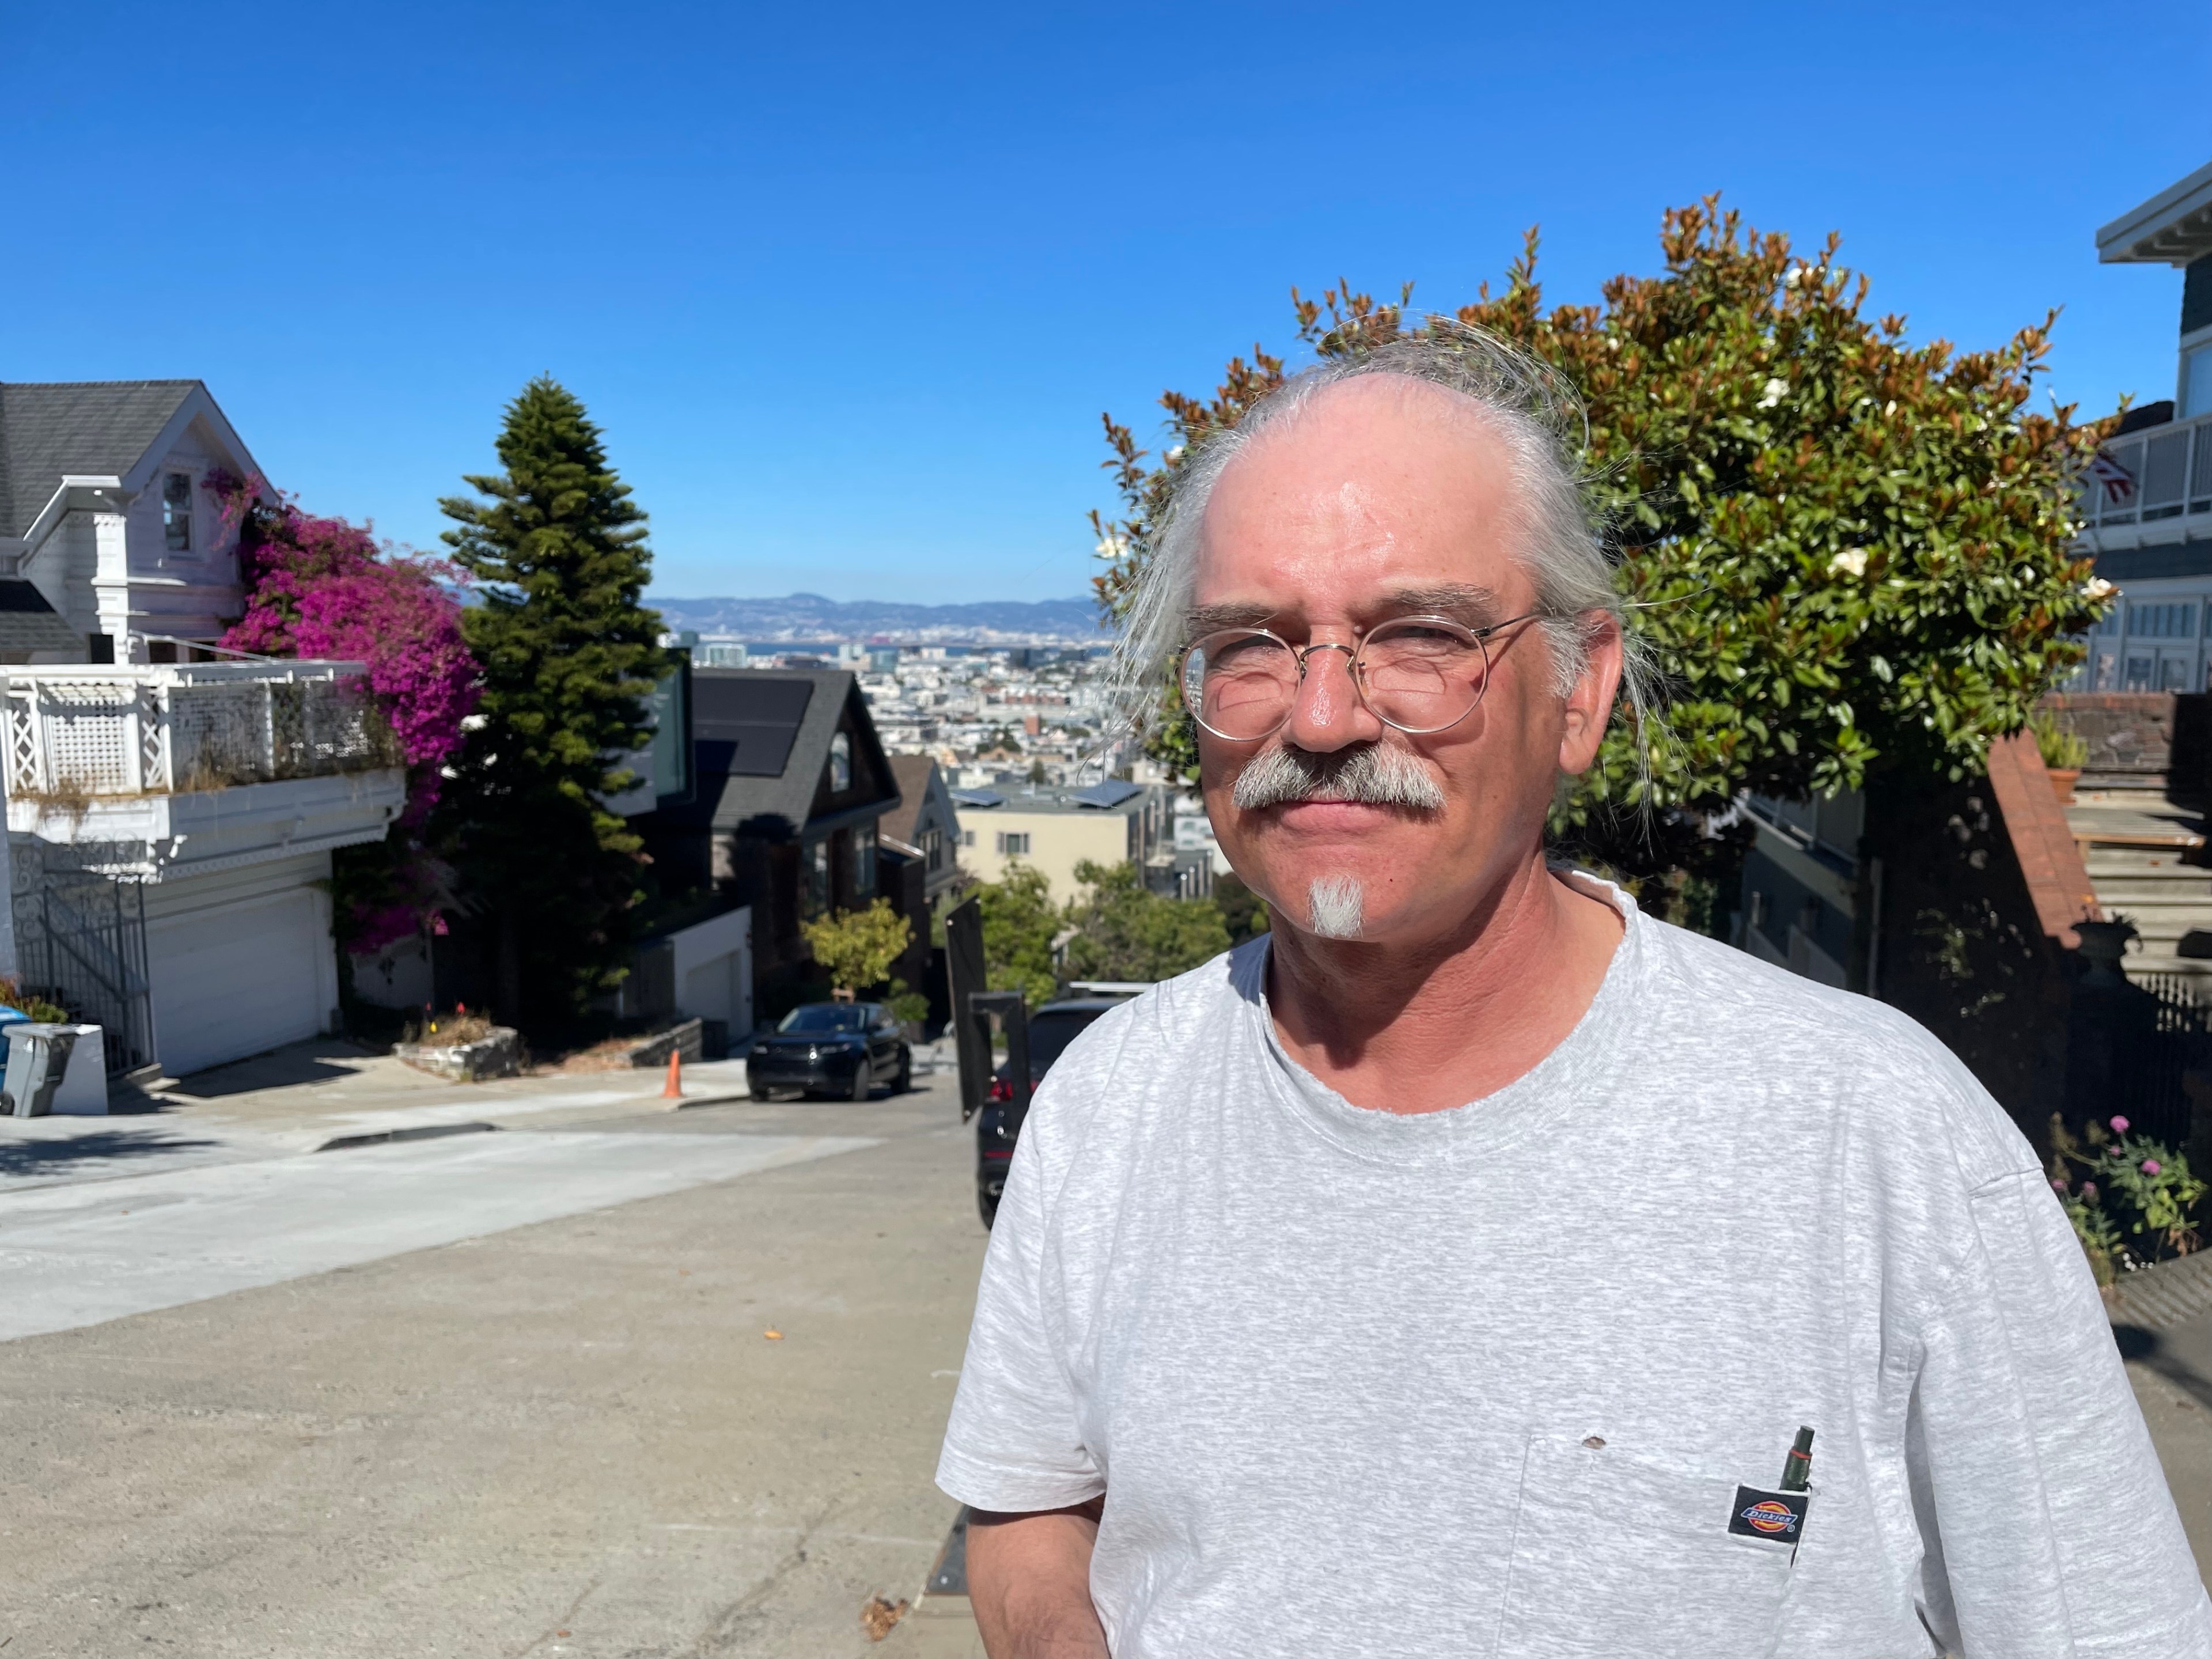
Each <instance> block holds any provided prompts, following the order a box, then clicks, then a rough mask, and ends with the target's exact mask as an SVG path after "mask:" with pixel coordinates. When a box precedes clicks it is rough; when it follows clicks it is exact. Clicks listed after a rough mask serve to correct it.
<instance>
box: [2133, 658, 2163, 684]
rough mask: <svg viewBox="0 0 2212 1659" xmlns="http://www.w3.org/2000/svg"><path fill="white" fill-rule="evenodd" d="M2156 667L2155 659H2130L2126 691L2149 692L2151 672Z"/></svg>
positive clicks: (2156, 660)
mask: <svg viewBox="0 0 2212 1659" xmlns="http://www.w3.org/2000/svg"><path fill="white" fill-rule="evenodd" d="M2157 665H2158V659H2157V658H2155V657H2132V656H2131V657H2130V658H2129V659H2128V683H2127V689H2128V690H2130V691H2148V690H2150V677H2151V671H2152V670H2153V669H2154V668H2155V667H2156V666H2157Z"/></svg>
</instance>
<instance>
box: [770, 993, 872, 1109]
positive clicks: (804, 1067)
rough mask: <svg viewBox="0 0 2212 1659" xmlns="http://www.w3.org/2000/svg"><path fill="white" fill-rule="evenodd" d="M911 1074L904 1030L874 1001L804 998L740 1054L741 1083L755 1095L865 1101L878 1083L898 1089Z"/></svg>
mask: <svg viewBox="0 0 2212 1659" xmlns="http://www.w3.org/2000/svg"><path fill="white" fill-rule="evenodd" d="M913 1079H914V1055H913V1053H912V1051H911V1050H909V1049H908V1047H907V1044H906V1035H905V1033H904V1032H903V1031H902V1030H901V1029H900V1027H899V1023H898V1022H897V1021H896V1020H895V1019H893V1018H891V1014H890V1009H888V1008H886V1007H884V1006H883V1004H881V1003H879V1002H809V1003H806V1004H805V1005H803V1006H799V1007H797V1008H794V1009H793V1010H792V1011H791V1012H789V1013H787V1014H786V1015H785V1016H784V1017H783V1018H782V1019H781V1021H780V1022H779V1023H778V1024H777V1025H776V1028H775V1030H773V1031H770V1032H769V1033H767V1034H766V1035H765V1036H759V1037H756V1038H755V1039H754V1040H753V1051H752V1053H750V1054H747V1055H746V1056H745V1083H746V1085H747V1086H748V1087H750V1089H751V1090H752V1091H753V1098H754V1099H755V1100H767V1099H769V1098H771V1097H773V1096H774V1095H775V1091H777V1090H779V1089H796V1090H798V1091H799V1092H800V1093H801V1094H809V1095H814V1094H823V1095H842V1096H843V1097H845V1098H846V1099H848V1100H866V1098H867V1097H868V1091H870V1090H871V1089H872V1088H874V1087H875V1085H877V1084H878V1083H888V1084H890V1085H891V1092H892V1093H893V1094H895V1095H896V1094H903V1093H905V1092H906V1091H907V1090H908V1088H909V1087H910V1086H912V1083H913Z"/></svg>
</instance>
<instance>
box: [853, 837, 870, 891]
mask: <svg viewBox="0 0 2212 1659" xmlns="http://www.w3.org/2000/svg"><path fill="white" fill-rule="evenodd" d="M875 890H876V838H875V837H874V836H872V835H859V836H854V837H853V896H854V899H855V900H859V899H864V898H866V897H867V896H868V895H869V894H871V893H872V892H874V891H875Z"/></svg>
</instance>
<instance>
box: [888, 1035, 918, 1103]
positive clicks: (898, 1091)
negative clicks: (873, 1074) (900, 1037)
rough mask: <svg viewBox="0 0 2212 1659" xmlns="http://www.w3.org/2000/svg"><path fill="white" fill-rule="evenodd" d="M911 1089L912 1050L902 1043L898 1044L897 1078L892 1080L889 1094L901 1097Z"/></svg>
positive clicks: (912, 1079) (912, 1077)
mask: <svg viewBox="0 0 2212 1659" xmlns="http://www.w3.org/2000/svg"><path fill="white" fill-rule="evenodd" d="M913 1087H914V1050H912V1049H911V1048H908V1047H907V1046H906V1044H904V1043H903V1042H902V1043H901V1044H899V1068H898V1076H897V1077H896V1079H893V1080H892V1083H891V1092H892V1093H893V1094H895V1095H902V1094H904V1093H905V1092H906V1091H908V1090H909V1089H911V1088H913Z"/></svg>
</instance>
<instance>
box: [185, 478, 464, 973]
mask: <svg viewBox="0 0 2212 1659" xmlns="http://www.w3.org/2000/svg"><path fill="white" fill-rule="evenodd" d="M208 488H209V489H210V491H211V492H212V493H213V494H214V495H216V500H217V501H218V503H219V505H220V507H221V510H222V513H224V514H225V515H226V517H228V518H230V519H233V520H236V519H240V518H242V520H243V522H242V523H241V524H240V535H239V565H240V574H241V576H242V577H243V578H244V580H245V582H246V614H245V615H244V616H243V617H240V619H239V621H238V622H237V623H235V624H234V626H233V627H232V628H231V629H230V631H229V632H228V633H227V634H225V635H223V637H222V644H223V645H224V646H225V647H228V649H230V650H233V651H247V652H252V653H257V654H259V655H264V656H271V657H314V658H324V659H337V660H340V661H346V662H359V663H365V664H366V665H368V689H369V694H370V696H373V697H374V699H375V700H376V702H377V704H378V707H379V708H380V709H381V711H382V712H383V714H384V716H385V719H386V721H387V722H388V723H389V725H390V726H391V728H392V738H393V740H394V742H395V743H396V744H397V745H398V751H399V757H400V759H401V760H402V761H403V762H404V763H405V764H406V767H407V804H406V805H405V807H404V809H403V810H402V811H401V812H400V815H399V817H398V820H397V821H396V822H395V823H393V825H392V833H391V834H390V835H389V836H386V838H385V840H384V841H383V842H380V843H377V844H375V845H373V846H368V847H360V848H343V849H341V850H340V851H339V852H337V854H334V855H333V857H332V866H333V879H332V889H333V895H334V899H335V902H334V904H333V907H332V908H333V911H334V915H335V922H336V928H337V934H338V939H339V942H340V943H341V944H343V945H345V946H346V947H347V948H348V949H349V950H352V951H377V950H381V949H382V948H383V947H384V946H385V945H389V944H391V943H392V941H393V940H395V939H403V938H404V937H406V936H407V935H408V934H410V933H416V932H417V931H419V930H420V929H422V928H423V927H434V928H435V927H441V926H442V924H443V920H444V919H443V916H442V915H441V907H442V906H444V905H446V904H447V903H449V902H450V899H449V897H448V896H447V871H446V868H445V866H443V865H441V863H440V862H439V861H438V860H435V858H433V857H432V856H431V855H430V854H429V853H428V850H427V849H426V848H425V847H424V845H423V842H422V829H423V824H424V822H425V820H426V819H427V818H428V816H429V812H430V809H431V808H432V807H433V806H435V805H437V802H438V797H439V794H440V793H441V790H442V788H443V787H444V783H445V778H446V769H447V763H449V762H450V761H451V760H452V758H453V756H454V754H455V753H456V752H457V751H458V750H459V748H460V744H461V734H462V731H463V729H464V727H465V724H466V722H467V720H468V719H469V715H470V713H471V710H472V709H474V708H475V707H476V702H477V685H478V680H479V678H480V677H479V675H478V672H477V662H476V659H475V658H474V657H473V656H471V654H470V653H469V648H468V645H467V642H466V641H465V640H464V638H463V637H462V633H461V606H460V604H459V601H458V600H457V599H455V598H454V597H453V588H454V587H455V586H457V585H458V584H459V581H460V580H462V578H461V574H460V572H459V570H457V569H455V568H453V566H451V565H449V564H447V563H446V562H443V561H441V560H438V559H427V558H422V557H420V556H416V555H412V554H408V553H402V552H397V551H395V550H392V548H390V547H389V546H384V547H380V546H379V545H378V544H377V541H376V539H375V538H374V535H373V534H371V532H369V531H368V529H367V528H366V527H363V526H357V525H351V524H348V523H347V522H346V521H345V520H343V519H325V518H318V517H315V516H313V515H312V514H309V513H302V512H301V511H300V510H299V508H298V507H295V506H294V505H293V504H292V503H290V502H289V501H283V502H280V503H279V504H277V505H276V506H274V507H270V506H268V505H266V504H264V502H263V501H262V497H263V495H264V493H265V491H264V488H263V487H262V486H261V484H260V483H259V481H258V480H241V479H235V478H231V477H226V476H224V475H222V474H220V473H218V474H216V475H215V476H214V477H211V478H210V480H209V483H208Z"/></svg>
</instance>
